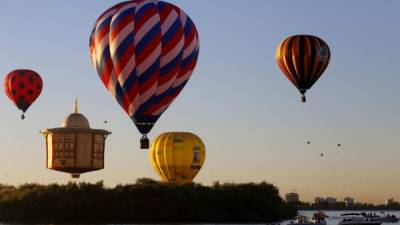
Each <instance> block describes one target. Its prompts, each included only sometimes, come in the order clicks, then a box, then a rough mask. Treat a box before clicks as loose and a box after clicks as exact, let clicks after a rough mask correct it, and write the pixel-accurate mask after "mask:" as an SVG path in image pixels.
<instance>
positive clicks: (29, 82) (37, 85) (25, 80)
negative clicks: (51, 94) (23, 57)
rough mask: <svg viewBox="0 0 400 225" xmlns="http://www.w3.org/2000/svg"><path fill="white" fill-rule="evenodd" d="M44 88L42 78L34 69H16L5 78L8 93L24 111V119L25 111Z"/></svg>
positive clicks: (5, 87)
mask: <svg viewBox="0 0 400 225" xmlns="http://www.w3.org/2000/svg"><path fill="white" fill-rule="evenodd" d="M42 88H43V82H42V78H41V77H40V75H39V74H38V73H36V72H35V71H32V70H26V69H20V70H14V71H12V72H11V73H9V74H8V75H7V76H6V77H5V79H4V89H5V92H6V95H7V96H8V98H10V100H11V101H12V102H14V104H15V105H16V106H17V107H18V109H20V110H22V111H23V114H22V116H21V118H22V119H24V118H25V116H24V113H25V112H26V110H27V109H28V108H29V106H31V104H32V103H33V102H34V101H35V100H36V99H37V97H39V95H40V93H41V92H42Z"/></svg>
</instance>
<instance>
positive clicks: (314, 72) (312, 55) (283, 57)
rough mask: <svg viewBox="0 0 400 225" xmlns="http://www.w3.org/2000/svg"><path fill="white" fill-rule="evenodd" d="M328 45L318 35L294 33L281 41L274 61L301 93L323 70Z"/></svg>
mask: <svg viewBox="0 0 400 225" xmlns="http://www.w3.org/2000/svg"><path fill="white" fill-rule="evenodd" d="M330 56H331V53H330V50H329V47H328V45H327V44H326V43H325V42H324V41H323V40H322V39H320V38H319V37H316V36H312V35H295V36H291V37H288V38H286V39H285V40H284V41H282V42H281V43H280V44H279V46H278V48H277V50H276V61H277V63H278V65H279V67H280V69H281V70H282V72H283V73H284V74H285V76H286V77H287V78H288V79H289V80H290V81H291V82H292V83H293V85H294V86H295V87H296V88H297V89H298V90H299V92H300V93H301V94H302V95H303V98H302V100H303V102H305V96H304V94H305V93H306V92H307V90H308V89H310V88H311V87H312V86H313V85H314V83H315V82H316V81H317V80H318V79H319V78H320V76H321V75H322V73H323V72H324V71H325V69H326V68H327V66H328V64H329V60H330Z"/></svg>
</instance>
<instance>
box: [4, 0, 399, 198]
mask: <svg viewBox="0 0 400 225" xmlns="http://www.w3.org/2000/svg"><path fill="white" fill-rule="evenodd" d="M117 2H119V1H116V0H112V1H96V2H94V1H89V0H86V1H79V3H78V2H74V1H67V0H59V1H50V0H37V1H12V0H2V1H0V8H1V9H2V14H1V15H0V25H1V27H2V28H3V35H0V74H1V75H2V77H3V78H4V76H6V75H7V74H8V73H9V72H11V71H12V70H14V69H17V68H29V69H33V70H35V71H37V72H38V73H39V74H40V75H41V76H42V78H43V82H44V88H43V91H42V94H41V96H40V97H39V99H38V100H37V101H36V102H35V103H34V104H33V105H32V106H31V108H29V110H28V111H27V113H26V119H25V120H23V121H21V120H20V111H19V110H17V109H16V107H15V106H14V105H13V104H12V103H11V102H10V101H9V99H8V98H7V96H6V95H5V93H4V91H1V93H0V106H1V108H2V110H1V111H0V117H1V118H2V120H1V127H2V128H3V129H1V131H0V135H1V137H2V140H3V141H2V143H1V145H0V183H9V184H21V183H25V182H39V183H52V182H60V183H65V182H68V181H70V180H71V179H70V176H69V175H68V174H65V173H60V172H56V171H52V170H48V169H46V167H45V140H44V138H43V136H41V135H40V134H39V130H40V129H43V128H52V127H59V126H60V125H61V123H62V122H63V120H64V118H65V117H66V116H67V115H68V114H69V113H71V112H72V110H73V100H74V97H75V96H76V97H78V101H79V110H80V112H82V113H83V114H84V115H85V116H86V117H87V118H88V119H89V122H90V125H91V127H92V128H101V129H107V130H111V132H112V135H110V136H109V137H108V139H107V141H106V154H105V157H106V158H105V169H104V170H101V171H98V172H93V173H87V174H83V175H82V176H81V179H80V181H86V182H96V181H99V180H104V182H105V184H106V185H108V186H113V185H116V184H118V183H130V182H134V181H135V180H136V179H137V178H141V177H150V178H152V179H156V180H159V178H158V176H157V174H156V173H155V171H154V170H153V168H152V167H151V164H150V161H149V159H148V155H147V154H148V152H147V151H146V150H140V149H139V139H140V134H139V132H138V131H137V129H136V127H135V126H134V124H133V123H132V122H131V120H130V119H129V117H128V116H127V115H126V114H125V113H124V112H123V110H122V109H121V108H120V106H119V105H118V103H117V102H116V101H115V100H114V98H113V97H112V96H111V95H110V94H109V93H108V92H107V91H106V89H105V88H104V87H103V85H102V83H101V81H100V79H99V78H98V75H97V73H96V71H95V70H94V68H93V67H92V65H91V63H90V57H89V35H90V32H91V29H92V26H93V25H94V22H95V20H96V19H97V17H98V16H99V15H100V14H101V13H102V12H103V11H104V10H106V9H107V8H109V7H111V6H112V5H114V4H115V3H117ZM168 2H171V3H173V4H176V5H177V6H179V7H181V8H182V9H183V10H184V11H185V12H186V13H187V14H188V15H189V16H190V17H191V18H192V19H193V21H194V23H195V24H196V26H197V28H198V31H199V36H200V56H199V60H198V65H197V67H196V69H195V71H194V73H193V75H192V78H191V79H190V81H189V83H188V85H187V86H186V87H185V89H184V90H183V91H182V93H181V94H180V96H179V97H178V98H177V99H176V100H175V102H173V104H172V105H171V107H170V108H169V109H168V110H167V111H166V112H165V113H164V114H163V115H162V116H161V118H160V119H159V121H158V122H157V124H156V125H155V127H154V129H153V130H152V131H151V132H150V134H149V138H150V139H153V138H155V137H156V136H157V135H158V134H160V133H162V132H165V131H190V132H193V133H195V134H197V135H198V136H199V137H201V138H202V140H203V142H204V143H205V145H206V150H207V158H206V161H205V164H204V166H203V168H202V170H201V171H200V173H199V174H198V176H197V177H196V178H195V182H198V183H203V184H212V182H213V181H221V182H261V181H267V182H270V183H273V184H275V185H277V187H278V188H279V190H280V193H281V194H282V195H284V194H285V193H286V192H290V191H292V190H295V191H296V192H298V193H299V194H300V199H301V200H304V201H313V199H314V197H317V196H322V197H327V196H333V197H337V198H338V199H342V198H343V197H347V196H351V197H353V198H355V200H356V201H360V202H372V203H384V202H385V200H386V199H387V198H389V197H392V198H394V199H395V200H397V201H400V191H399V190H400V180H399V179H396V178H397V173H396V172H398V171H399V169H400V164H399V159H400V151H398V149H399V147H400V145H399V141H398V140H399V137H400V120H399V115H400V106H399V104H398V102H399V100H398V99H399V97H400V91H399V84H400V78H399V74H400V68H399V66H398V65H399V59H400V57H399V52H400V45H398V44H397V43H398V40H399V39H400V31H399V28H398V25H399V21H400V14H399V13H398V12H399V11H400V2H399V1H395V0H388V1H385V2H381V1H372V0H368V1H361V0H354V1H346V2H345V1H342V2H338V1H327V2H324V4H320V3H319V4H316V1H311V0H309V1H301V2H295V1H288V0H287V1H286V0H285V1H264V0H253V1H251V2H246V3H243V1H233V0H219V1H212V0H202V1H194V0H191V1H188V0H186V1H184V0H171V1H168ZM294 34H313V35H317V36H319V37H321V38H322V39H323V40H325V41H326V42H327V44H328V45H329V46H330V49H331V53H332V57H331V61H330V64H329V66H328V68H327V70H326V71H325V73H324V75H323V76H322V77H321V79H320V80H319V81H318V82H317V83H316V84H315V85H314V86H313V88H312V89H311V90H310V91H309V92H307V100H308V102H307V103H305V104H302V103H301V102H300V96H299V94H298V91H297V90H296V89H295V88H294V87H293V85H292V84H291V83H290V82H289V81H288V80H287V79H286V78H285V77H284V75H283V74H282V72H281V71H280V69H279V68H278V65H277V64H276V61H275V50H276V47H277V46H278V44H279V43H280V42H281V41H282V40H283V39H284V38H286V37H288V36H290V35H294ZM104 120H107V121H108V123H107V124H105V123H104V122H103V121H104ZM307 141H310V142H311V143H310V144H307ZM339 143H340V144H341V145H342V146H341V147H338V146H337V145H338V144H339ZM321 153H323V154H324V156H323V157H321V156H320V154H321Z"/></svg>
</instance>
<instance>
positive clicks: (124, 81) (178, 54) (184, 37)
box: [90, 0, 199, 149]
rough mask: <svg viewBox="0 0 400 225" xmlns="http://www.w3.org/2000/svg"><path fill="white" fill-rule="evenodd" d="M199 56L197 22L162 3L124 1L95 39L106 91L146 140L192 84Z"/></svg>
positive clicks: (145, 144) (93, 51)
mask: <svg viewBox="0 0 400 225" xmlns="http://www.w3.org/2000/svg"><path fill="white" fill-rule="evenodd" d="M198 55H199V37H198V33H197V29H196V27H195V25H194V23H193V21H192V20H191V19H190V18H189V16H187V15H186V14H185V13H184V12H183V11H182V10H181V9H179V8H178V7H177V6H175V5H172V4H170V3H166V2H163V1H154V0H141V1H139V0H134V1H125V2H121V3H119V4H116V5H114V6H113V7H111V8H109V9H107V10H106V11H105V12H104V13H103V14H102V15H101V16H100V17H99V18H98V19H97V21H96V23H95V25H94V28H93V30H92V33H91V36H90V56H91V59H92V64H93V66H94V67H95V69H96V71H97V73H98V75H99V77H100V79H101V80H102V82H103V84H104V86H105V87H106V88H107V90H108V91H109V92H110V93H111V95H113V96H114V98H115V99H116V100H117V102H118V103H119V104H120V106H121V107H122V108H123V109H124V111H125V112H126V113H127V114H128V115H129V117H130V118H131V120H132V121H133V122H134V124H135V125H136V127H137V129H138V130H139V131H140V133H141V134H142V135H143V136H142V138H141V148H142V149H147V148H149V140H148V138H147V136H146V135H147V134H148V133H149V132H150V130H151V129H152V128H153V126H154V124H155V123H156V122H157V120H158V119H159V117H160V116H161V115H162V113H163V112H164V111H165V110H166V109H167V108H168V107H169V106H170V104H171V103H172V102H173V101H174V99H175V98H176V97H177V96H178V95H179V93H180V92H181V91H182V89H183V88H184V87H185V85H186V83H187V82H188V80H189V78H190V76H191V74H192V72H193V70H194V68H195V66H196V62H197V59H198Z"/></svg>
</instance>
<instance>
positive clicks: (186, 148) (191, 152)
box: [149, 132, 206, 184]
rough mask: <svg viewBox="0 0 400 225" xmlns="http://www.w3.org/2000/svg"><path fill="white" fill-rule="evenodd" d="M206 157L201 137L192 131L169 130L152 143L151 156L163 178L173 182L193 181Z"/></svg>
mask: <svg viewBox="0 0 400 225" xmlns="http://www.w3.org/2000/svg"><path fill="white" fill-rule="evenodd" d="M205 157H206V149H205V146H204V144H203V142H202V141H201V139H200V138H199V137H198V136H196V135H195V134H192V133H187V132H167V133H163V134H161V135H159V136H158V137H157V138H156V139H155V140H154V141H153V143H152V146H151V148H150V151H149V158H150V161H151V164H152V165H153V168H154V169H155V171H156V172H157V174H158V175H159V176H160V178H161V180H162V181H164V182H168V183H173V184H187V183H191V182H192V180H193V178H194V177H195V176H196V175H197V173H198V172H199V171H200V169H201V167H202V165H203V163H204V160H205Z"/></svg>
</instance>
